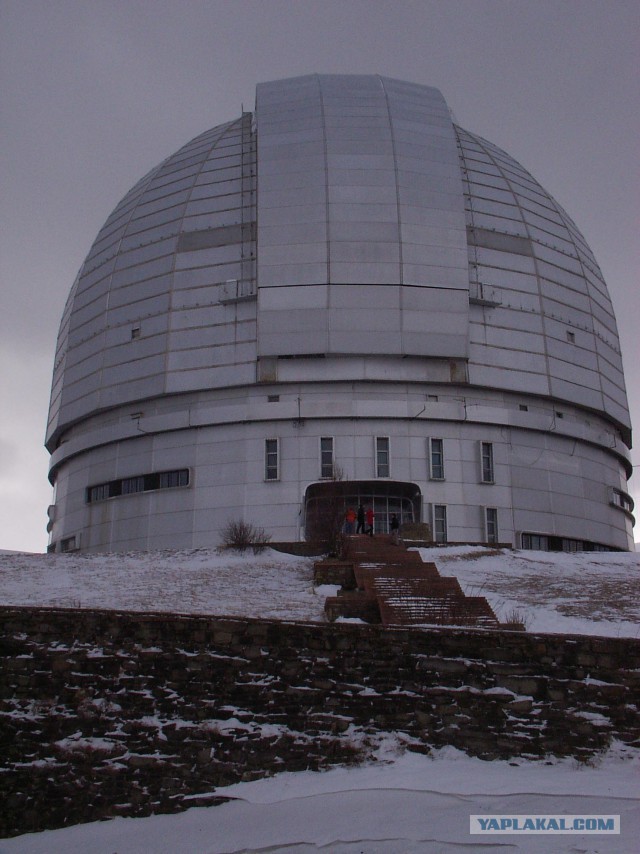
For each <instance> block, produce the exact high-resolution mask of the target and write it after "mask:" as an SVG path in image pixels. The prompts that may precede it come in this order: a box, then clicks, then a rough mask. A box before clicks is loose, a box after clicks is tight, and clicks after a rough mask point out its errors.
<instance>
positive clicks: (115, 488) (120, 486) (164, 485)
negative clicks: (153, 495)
mask: <svg viewBox="0 0 640 854" xmlns="http://www.w3.org/2000/svg"><path fill="white" fill-rule="evenodd" d="M178 486H189V469H177V470H175V471H161V472H154V473H153V474H141V475H136V476H135V477H123V478H120V479H118V480H110V481H109V482H108V483H98V484H96V485H95V486H89V487H88V488H87V502H88V503H89V504H93V503H94V502H95V501H105V500H106V499H107V498H115V497H116V496H118V495H134V494H135V493H137V492H153V491H155V490H157V489H173V488H175V487H178Z"/></svg>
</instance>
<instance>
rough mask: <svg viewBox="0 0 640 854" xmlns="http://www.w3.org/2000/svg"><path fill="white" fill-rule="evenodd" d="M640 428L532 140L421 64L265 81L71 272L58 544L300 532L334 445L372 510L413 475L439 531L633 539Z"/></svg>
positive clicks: (581, 258)
mask: <svg viewBox="0 0 640 854" xmlns="http://www.w3.org/2000/svg"><path fill="white" fill-rule="evenodd" d="M630 442H631V428H630V423H629V413H628V406H627V401H626V394H625V388H624V377H623V372H622V362H621V357H620V348H619V343H618V336H617V330H616V323H615V317H614V314H613V309H612V305H611V301H610V299H609V294H608V291H607V287H606V285H605V283H604V281H603V279H602V275H601V272H600V270H599V268H598V265H597V263H596V261H595V259H594V258H593V255H592V253H591V251H590V249H589V247H588V245H587V243H586V241H585V240H584V237H583V236H582V235H581V234H580V232H579V230H578V229H577V228H576V226H575V225H574V223H573V222H572V220H571V219H570V218H569V217H568V216H567V214H566V213H565V212H564V211H563V209H562V208H561V207H560V206H559V205H558V204H557V203H556V202H555V201H554V199H553V198H552V197H551V196H550V195H549V193H547V192H546V190H544V189H543V188H542V187H541V186H540V184H538V183H537V181H536V180H535V179H534V178H533V177H532V176H531V175H530V174H529V173H528V172H527V171H526V170H525V169H524V168H523V167H522V166H520V164H518V163H517V162H516V161H515V160H513V158H511V157H510V156H509V155H508V154H506V153H505V152H504V151H502V150H500V149H499V148H498V147H497V146H495V145H493V144H492V143H490V142H487V141H486V140H484V139H482V138H481V137H479V136H476V135H474V134H472V133H469V132H468V131H465V130H463V129H462V128H460V127H458V126H456V125H454V124H453V122H452V119H451V113H450V110H449V108H448V106H447V104H446V101H445V99H444V98H443V96H442V94H441V93H440V92H439V91H438V90H437V89H434V88H431V87H427V86H421V85H417V84H414V83H407V82H404V81H400V80H393V79H391V78H387V77H380V76H376V75H353V76H349V75H317V74H311V75H305V76H302V77H296V78H292V79H287V80H279V81H272V82H267V83H261V84H259V85H258V86H257V88H256V106H255V112H254V113H249V112H244V113H243V114H242V115H241V116H240V117H239V118H236V119H234V120H233V121H230V122H226V123H225V124H221V125H219V126H217V127H214V128H212V129H210V130H207V131H206V132H204V133H202V134H200V135H198V136H196V137H195V138H194V139H192V140H191V141H190V142H188V143H187V144H186V145H185V146H183V147H182V148H181V149H180V150H179V151H177V152H176V153H175V154H172V155H171V156H170V157H167V158H166V159H165V160H163V162H162V163H161V164H160V165H158V166H156V167H155V168H154V169H152V170H151V171H150V172H148V173H147V175H146V176H145V177H144V178H142V179H141V180H140V181H138V182H137V184H136V185H135V186H134V187H133V188H132V189H131V190H130V191H129V192H128V193H127V194H126V195H125V196H124V198H123V199H122V200H121V201H120V202H119V204H118V205H117V206H116V208H115V209H114V211H113V212H112V214H111V215H110V216H109V217H108V219H107V221H106V223H105V224H104V226H103V227H102V228H101V230H100V232H99V233H98V236H97V237H96V240H95V242H94V244H93V246H92V247H91V249H90V251H89V253H88V255H87V257H86V260H85V262H84V264H83V266H82V268H81V270H80V272H79V274H78V277H77V278H76V280H75V282H74V284H73V287H72V289H71V292H70V295H69V299H68V300H67V303H66V305H65V309H64V313H63V317H62V321H61V324H60V332H59V336H58V346H57V351H56V358H55V366H54V372H53V383H52V391H51V402H50V411H49V424H48V430H47V447H48V448H49V450H50V451H51V454H52V456H51V465H50V479H51V482H52V483H54V484H55V487H56V498H55V502H56V503H55V505H54V506H53V507H52V508H51V513H50V519H51V522H50V531H51V540H52V548H54V549H58V550H64V549H65V548H69V547H80V548H82V549H88V550H94V551H98V550H103V549H106V550H113V551H120V550H125V549H136V548H138V549H146V548H165V547H179V548H181V547H185V548H192V547H198V546H210V545H216V544H217V542H218V537H219V533H220V531H221V529H222V528H223V527H224V525H225V523H226V522H227V521H229V520H230V519H237V518H245V519H247V520H250V521H251V522H252V523H255V524H256V525H257V526H258V527H264V528H265V530H267V531H268V532H269V533H271V534H272V536H273V539H274V540H278V539H281V540H283V539H297V538H298V537H300V536H304V532H305V530H306V525H307V521H308V520H306V519H305V514H306V513H307V512H308V510H309V506H308V502H307V501H306V500H305V496H308V495H309V494H310V492H309V491H311V492H313V491H314V490H315V489H316V488H324V486H326V484H327V482H328V481H327V479H326V478H327V473H328V472H331V471H334V466H337V467H338V468H340V469H341V470H343V471H344V474H345V477H346V478H347V479H348V480H349V481H351V482H352V484H353V486H354V490H353V495H356V494H357V495H361V496H367V500H370V501H371V503H372V504H373V505H374V506H375V507H376V508H378V509H376V513H378V512H380V513H381V514H382V515H381V517H380V521H379V524H380V526H381V530H384V526H385V525H386V521H387V520H386V517H385V514H387V512H389V513H390V512H391V511H392V510H393V511H394V512H401V513H405V512H406V513H409V511H407V509H406V502H405V503H404V504H403V501H404V498H403V496H404V497H406V495H409V494H410V495H411V496H412V497H411V502H410V505H411V510H410V513H409V516H408V517H407V519H406V520H405V521H409V520H410V521H414V522H417V521H421V522H426V523H428V524H430V525H432V526H433V530H434V532H435V533H436V534H437V536H438V537H439V538H441V539H442V538H444V539H448V540H449V541H464V542H470V541H483V540H485V539H489V538H490V537H491V538H492V541H496V539H497V538H498V536H499V535H500V540H502V541H504V542H510V543H512V544H514V545H521V544H524V543H528V544H529V545H530V546H531V547H533V546H532V544H541V543H543V542H547V543H549V542H553V543H555V544H558V543H560V544H561V545H562V544H563V543H565V542H566V543H569V544H570V547H573V546H574V545H579V544H580V543H582V544H586V546H585V547H588V546H589V544H590V545H591V546H596V545H602V546H607V547H613V548H629V547H630V546H629V544H630V543H632V517H631V512H632V510H633V502H632V501H631V499H630V497H629V496H628V494H627V492H626V477H627V475H628V473H629V466H630V459H629V450H628V448H629V447H630ZM625 443H626V445H625ZM403 508H404V509H403ZM309 512H310V511H309ZM409 517H410V519H409Z"/></svg>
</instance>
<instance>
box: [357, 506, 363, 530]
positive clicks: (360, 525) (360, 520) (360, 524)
mask: <svg viewBox="0 0 640 854" xmlns="http://www.w3.org/2000/svg"><path fill="white" fill-rule="evenodd" d="M364 533H365V527H364V507H363V506H362V504H359V505H358V526H357V528H356V534H364Z"/></svg>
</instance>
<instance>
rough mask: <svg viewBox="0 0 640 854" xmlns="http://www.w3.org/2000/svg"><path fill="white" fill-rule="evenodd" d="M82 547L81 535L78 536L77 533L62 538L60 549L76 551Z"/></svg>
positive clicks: (62, 550)
mask: <svg viewBox="0 0 640 854" xmlns="http://www.w3.org/2000/svg"><path fill="white" fill-rule="evenodd" d="M79 548H80V537H76V536H75V534H74V536H73V537H65V538H64V539H63V540H60V551H61V552H75V551H77V550H78V549H79Z"/></svg>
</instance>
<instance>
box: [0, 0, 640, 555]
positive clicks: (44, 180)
mask: <svg viewBox="0 0 640 854" xmlns="http://www.w3.org/2000/svg"><path fill="white" fill-rule="evenodd" d="M639 33H640V3H638V2H637V0H0V109H1V113H0V121H1V128H2V144H1V145H0V150H1V153H0V158H1V159H0V164H1V165H0V169H1V175H0V180H1V182H2V183H1V186H2V196H1V201H0V214H1V216H2V221H1V233H0V241H1V244H0V264H1V267H0V324H1V326H0V330H1V333H2V334H1V336H0V360H1V361H0V549H3V548H4V549H20V550H30V551H44V550H45V548H46V542H47V536H46V531H45V526H46V515H45V514H46V508H47V505H48V504H49V503H50V501H51V488H50V486H49V484H48V481H47V460H48V455H47V454H46V452H45V451H44V449H43V437H44V430H45V423H46V415H47V409H48V399H49V384H50V377H51V371H52V367H53V353H54V347H55V340H56V335H57V331H58V323H59V319H60V316H61V313H62V309H63V306H64V302H65V300H66V297H67V295H68V293H69V289H70V288H71V285H72V283H73V280H74V278H75V276H76V273H77V272H78V269H79V267H80V265H81V263H82V261H83V259H84V256H85V255H86V254H87V252H88V251H89V248H90V247H91V244H92V242H93V240H94V238H95V237H96V235H97V233H98V230H99V229H100V227H101V226H102V224H103V223H104V221H105V220H106V218H107V216H108V215H109V214H110V212H111V211H112V209H113V208H114V207H115V205H116V204H117V202H118V201H119V200H120V198H121V197H122V196H123V195H124V194H125V193H126V192H127V191H128V190H129V189H130V188H131V187H132V186H133V184H134V183H136V182H137V181H138V179H139V178H141V177H142V176H143V175H144V174H146V173H147V172H148V171H149V170H150V169H151V168H152V167H153V166H155V165H156V164H157V163H158V162H159V161H160V160H162V159H164V158H165V157H166V156H168V155H170V154H172V153H173V152H175V151H176V150H177V149H178V148H179V147H180V146H182V145H183V144H184V143H185V142H187V141H188V140H189V139H191V138H192V137H194V136H196V135H197V134H199V133H201V132H202V131H204V130H206V129H208V128H210V127H213V126H215V125H217V124H221V123H222V122H224V121H228V120H230V119H233V118H236V117H237V116H238V115H239V114H240V110H241V109H242V107H243V106H244V108H245V109H253V105H254V98H255V84H256V83H257V82H260V81H264V80H274V79H278V78H281V77H289V76H293V75H298V74H307V73H311V72H328V73H332V72H333V73H380V74H384V75H387V76H390V77H397V78H400V79H403V80H410V81H413V82H416V83H422V84H425V85H429V86H436V87H438V88H439V89H440V90H441V91H442V93H443V94H444V96H445V98H446V99H447V102H448V103H449V106H450V107H451V108H452V110H453V112H454V114H455V118H456V120H457V121H458V123H459V124H460V125H462V127H464V128H467V129H468V130H470V131H473V132H475V133H479V134H480V135H482V136H484V137H486V138H487V139H489V140H491V142H493V143H495V144H496V145H498V146H500V147H501V148H504V149H505V150H506V151H507V152H508V153H509V154H511V155H512V156H513V157H515V158H516V159H517V160H519V161H520V162H521V163H522V165H523V166H525V168H527V169H528V170H529V171H530V172H531V173H532V174H533V175H534V177H535V178H537V179H538V180H539V181H540V183H541V184H542V185H543V186H544V187H545V188H546V189H547V190H548V191H549V192H550V193H551V194H552V195H553V196H554V197H555V198H556V200H557V201H558V202H559V203H560V204H561V205H563V206H564V207H565V208H566V210H567V211H568V213H569V214H570V215H571V216H572V217H573V219H574V220H575V221H576V223H577V225H578V227H579V228H580V229H581V231H582V232H583V234H584V235H585V237H586V238H587V241H588V242H589V244H590V245H591V247H592V249H593V250H594V252H595V255H596V258H597V259H598V261H599V263H600V266H601V267H602V269H603V272H604V276H605V279H606V281H607V284H608V287H609V291H610V293H611V297H612V299H613V304H614V308H615V310H616V314H617V318H618V326H619V330H620V334H621V338H622V347H623V358H624V363H625V368H626V379H627V391H628V394H629V400H630V405H631V417H632V421H633V423H634V424H636V426H637V425H640V375H639V370H638V369H639V364H638V363H639V362H640V343H639V339H640V331H639V330H638V326H639V324H638V320H639V318H640V288H639V287H638V279H639V277H638V273H639V268H640V258H639V255H640V253H639V245H638V224H639V220H640V217H639V209H640V193H639V187H640V182H639V180H638V177H639V175H638V171H639V169H638V160H639V158H638V140H639V139H640V133H639V130H640V128H639V124H640V104H639V103H638V102H639V92H640V87H639V85H638V84H639V79H638V77H639V75H638V57H639V56H640V50H639V49H640V36H639ZM633 461H634V464H636V465H637V464H639V463H640V453H639V452H638V451H637V450H635V451H634V460H633ZM636 472H637V474H636V479H637V481H638V484H635V483H634V482H633V481H632V482H631V486H630V491H631V492H632V494H633V495H634V497H635V499H636V503H637V504H640V469H636ZM636 539H639V536H638V533H636Z"/></svg>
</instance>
